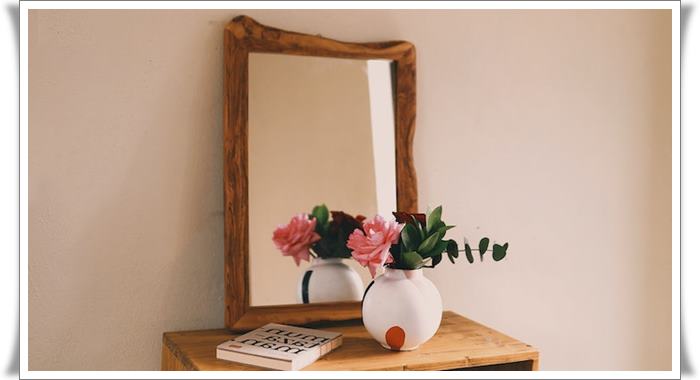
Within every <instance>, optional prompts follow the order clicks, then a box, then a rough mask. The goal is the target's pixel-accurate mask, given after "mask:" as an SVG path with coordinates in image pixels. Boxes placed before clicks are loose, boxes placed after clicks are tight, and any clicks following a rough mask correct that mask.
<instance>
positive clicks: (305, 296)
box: [297, 258, 363, 303]
mask: <svg viewBox="0 0 700 380" xmlns="http://www.w3.org/2000/svg"><path fill="white" fill-rule="evenodd" d="M362 288H363V287H362V279H361V278H360V275H359V274H357V272H355V270H353V269H352V268H350V267H349V266H348V265H347V264H345V263H344V262H343V259H338V258H333V259H321V258H315V259H313V260H312V261H311V266H310V267H309V268H308V269H307V270H306V271H305V272H304V274H302V276H301V278H299V284H298V286H297V302H299V303H317V302H341V301H360V300H361V299H362Z"/></svg>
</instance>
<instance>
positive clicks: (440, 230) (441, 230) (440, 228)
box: [435, 222, 455, 239]
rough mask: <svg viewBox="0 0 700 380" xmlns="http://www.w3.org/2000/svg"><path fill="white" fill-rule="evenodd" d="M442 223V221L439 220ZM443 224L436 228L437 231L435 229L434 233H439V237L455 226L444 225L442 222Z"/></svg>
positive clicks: (442, 236)
mask: <svg viewBox="0 0 700 380" xmlns="http://www.w3.org/2000/svg"><path fill="white" fill-rule="evenodd" d="M440 223H442V222H440ZM442 224H443V225H442V226H440V227H439V228H437V231H435V233H436V234H438V235H440V239H442V238H444V237H445V233H447V231H448V230H450V229H452V228H455V226H445V223H442Z"/></svg>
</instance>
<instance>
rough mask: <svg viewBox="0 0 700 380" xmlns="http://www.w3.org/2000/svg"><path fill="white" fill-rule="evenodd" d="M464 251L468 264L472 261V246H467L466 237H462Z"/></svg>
mask: <svg viewBox="0 0 700 380" xmlns="http://www.w3.org/2000/svg"><path fill="white" fill-rule="evenodd" d="M464 253H465V254H466V255H467V260H469V264H471V263H473V262H474V256H472V247H470V246H469V243H468V242H467V238H464Z"/></svg>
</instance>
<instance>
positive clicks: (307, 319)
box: [224, 16, 418, 331]
mask: <svg viewBox="0 0 700 380" xmlns="http://www.w3.org/2000/svg"><path fill="white" fill-rule="evenodd" d="M251 52H254V53H277V54H291V55H303V56H317V57H333V58H351V59H389V60H392V61H393V62H394V73H395V88H394V91H395V92H394V107H395V123H394V146H395V151H396V184H397V185H396V202H397V208H398V210H401V211H407V212H415V211H416V209H417V204H418V196H417V186H416V173H415V169H414V166H413V154H412V146H413V133H414V130H415V119H416V50H415V47H414V46H413V44H411V43H409V42H405V41H388V42H372V43H350V42H341V41H336V40H332V39H329V38H324V37H321V36H320V35H319V36H313V35H308V34H302V33H295V32H289V31H284V30H280V29H276V28H271V27H268V26H265V25H262V24H259V23H258V22H256V21H255V20H253V19H252V18H250V17H247V16H238V17H236V18H234V19H233V20H232V21H231V22H230V23H229V24H228V26H227V27H226V30H225V31H224V61H225V76H224V205H225V209H224V257H225V263H224V281H225V304H226V314H225V321H226V327H227V328H229V329H230V330H234V331H246V330H251V329H254V328H257V327H260V326H262V325H264V324H265V323H270V322H276V323H286V324H293V325H301V324H308V323H312V322H318V321H341V320H349V319H358V318H360V317H361V316H362V310H361V303H360V302H333V303H312V304H291V305H274V306H251V305H250V291H249V284H250V281H249V278H248V277H249V273H248V271H249V260H248V254H249V253H248V249H249V236H248V221H249V218H248V53H251Z"/></svg>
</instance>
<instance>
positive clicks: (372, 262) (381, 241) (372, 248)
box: [347, 206, 508, 278]
mask: <svg viewBox="0 0 700 380" xmlns="http://www.w3.org/2000/svg"><path fill="white" fill-rule="evenodd" d="M393 214H394V218H395V220H388V221H387V220H384V219H383V218H382V217H381V216H379V215H377V216H375V217H374V218H373V219H367V220H364V221H363V223H362V227H361V228H360V227H358V228H356V229H355V230H354V231H353V232H352V233H351V234H350V236H349V238H348V241H347V247H348V248H349V249H350V250H351V255H352V257H353V258H355V260H357V261H358V262H359V263H360V265H362V266H365V267H368V268H369V271H370V273H371V275H372V277H373V278H374V276H375V274H376V271H377V268H379V267H382V266H387V267H389V268H392V269H407V270H413V269H420V268H434V267H435V266H436V265H438V264H439V263H440V262H441V261H442V255H443V254H444V253H447V258H448V259H449V260H450V262H452V263H453V264H454V262H455V259H456V258H457V257H458V256H459V252H464V255H465V256H466V258H467V260H468V261H469V263H470V264H471V263H473V262H474V256H473V254H472V252H473V251H478V252H479V255H480V260H481V261H483V259H484V255H485V254H486V252H491V253H492V257H493V259H494V261H500V260H502V259H503V258H505V256H506V251H507V250H508V243H505V244H503V245H501V244H496V243H494V244H493V245H492V248H491V249H489V245H490V244H491V240H490V239H489V238H487V237H484V238H482V239H481V240H480V241H479V246H478V248H476V249H472V248H471V247H470V245H469V242H468V241H467V239H466V238H465V239H464V249H463V250H460V249H459V244H457V242H456V241H455V240H452V239H447V240H445V239H444V238H445V235H446V233H447V231H448V230H450V229H451V228H453V227H455V226H449V225H447V224H446V223H445V222H444V221H443V220H442V206H439V207H437V208H435V209H434V210H432V211H431V210H428V212H427V216H426V214H410V213H405V212H394V213H393Z"/></svg>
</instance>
